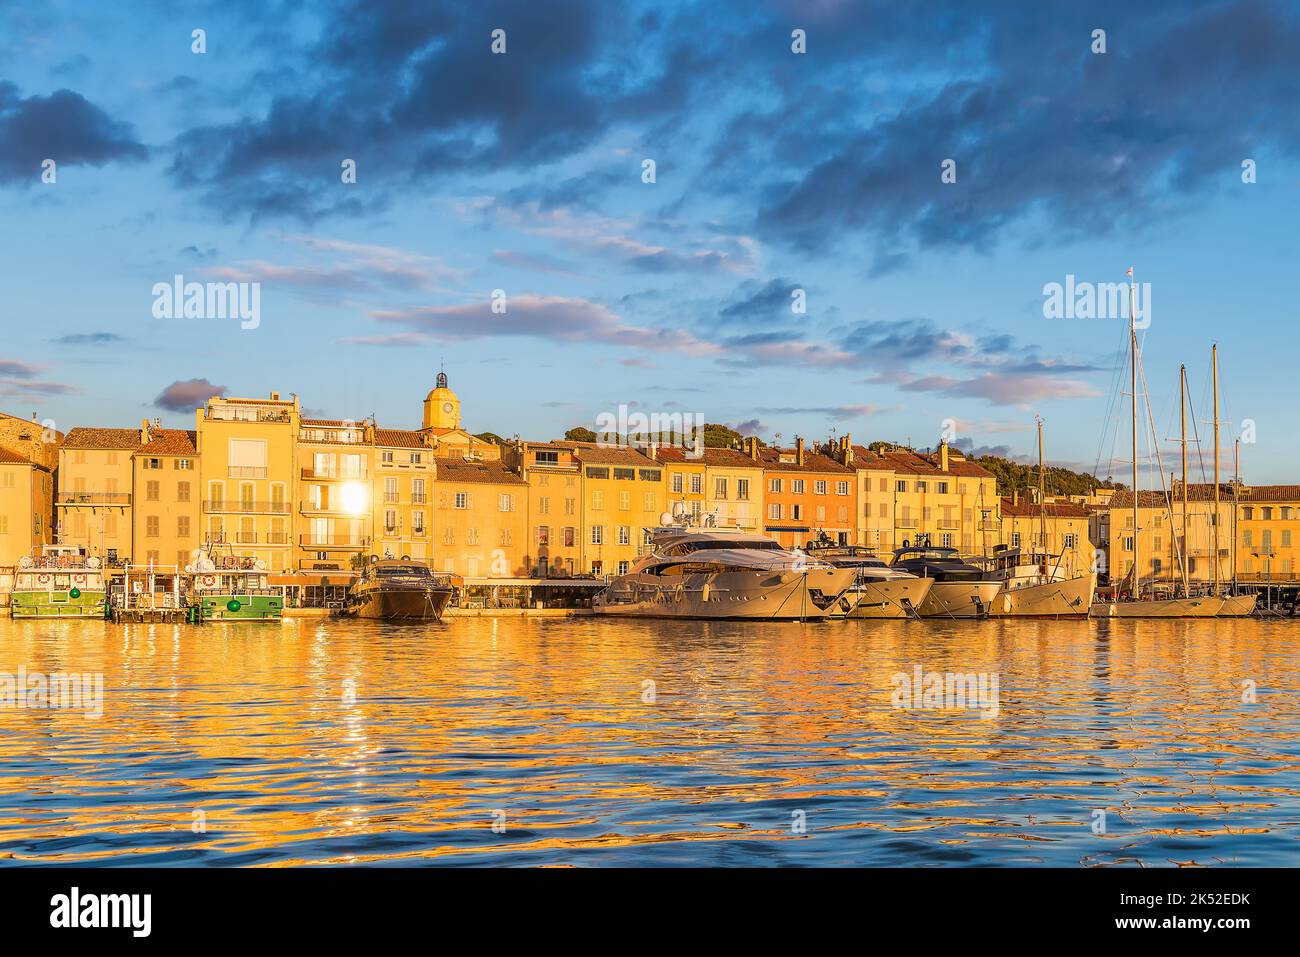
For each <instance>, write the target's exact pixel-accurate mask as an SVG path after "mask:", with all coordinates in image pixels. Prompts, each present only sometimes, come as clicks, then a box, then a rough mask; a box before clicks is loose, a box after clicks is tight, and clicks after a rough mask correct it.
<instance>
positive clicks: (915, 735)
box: [0, 618, 1300, 866]
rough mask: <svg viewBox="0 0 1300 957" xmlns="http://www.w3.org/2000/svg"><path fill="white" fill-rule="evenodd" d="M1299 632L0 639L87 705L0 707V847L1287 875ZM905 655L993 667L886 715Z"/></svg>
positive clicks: (28, 853)
mask: <svg viewBox="0 0 1300 957" xmlns="http://www.w3.org/2000/svg"><path fill="white" fill-rule="evenodd" d="M1297 636H1300V622H1297V623H1291V622H1255V621H1249V620H1246V621H1222V622H1213V623H1206V622H1192V621H1186V622H1184V621H1163V622H1161V621H1151V622H1142V621H1136V622H1135V621H1128V622H1120V623H1117V622H1089V621H1082V622H1046V621H1041V622H1040V621H1028V620H1026V621H1015V620H1008V619H1000V620H996V621H989V622H980V623H976V622H954V621H949V622H942V621H934V622H868V621H850V622H834V623H824V624H810V625H798V624H788V625H787V624H764V623H730V622H651V621H637V620H608V619H574V620H551V619H539V620H530V619H486V618H485V619H470V618H466V619H455V620H450V621H447V622H444V623H442V624H439V625H435V626H431V627H427V628H426V627H414V626H400V627H398V626H385V625H379V624H374V623H355V622H338V621H332V620H318V619H293V620H287V621H285V622H282V623H279V624H271V625H262V624H213V625H208V626H204V627H202V628H193V627H189V626H163V625H155V626H139V625H133V626H112V625H109V624H106V623H101V622H47V623H35V622H13V621H10V620H7V619H3V620H0V672H4V673H9V674H13V673H16V672H17V670H18V668H19V667H20V666H23V667H25V668H26V670H27V672H28V673H29V674H30V673H34V672H42V673H46V674H51V673H56V672H103V674H104V714H103V716H102V717H100V718H98V719H95V718H87V717H86V716H85V715H84V714H82V713H80V712H73V711H60V710H48V709H30V708H29V709H10V708H5V709H0V728H2V729H3V731H4V732H5V733H4V736H3V739H0V858H3V859H4V861H5V863H8V864H16V863H53V862H82V863H108V862H112V863H133V864H141V865H143V864H239V865H254V864H260V865H270V866H286V865H293V864H302V863H314V864H321V863H333V864H338V863H400V864H421V863H453V864H510V865H572V864H576V865H595V864H620V865H627V864H699V865H726V864H746V865H764V864H806V865H841V866H842V865H855V864H879V865H928V866H935V865H944V864H948V865H961V864H999V865H1026V864H1054V865H1088V866H1095V865H1110V864H1127V865H1134V864H1138V865H1143V866H1171V865H1178V866H1192V865H1215V864H1220V863H1235V864H1251V865H1265V864H1278V865H1287V864H1294V863H1296V861H1297V859H1298V857H1300V855H1298V854H1297V843H1296V840H1297V834H1300V829H1298V823H1297V811H1296V808H1297V804H1296V798H1297V794H1298V790H1300V774H1298V773H1297V772H1298V768H1297V761H1298V760H1300V759H1297V751H1298V749H1297V745H1298V744H1300V737H1298V735H1297V691H1298V690H1300V688H1298V687H1297V686H1298V684H1300V679H1298V674H1300V670H1298V668H1297V665H1298V664H1300V661H1298V656H1297V651H1296V648H1297ZM915 665H920V666H921V667H922V668H923V669H924V670H925V671H926V672H960V673H963V674H964V673H972V672H973V673H979V672H984V673H989V674H996V675H997V676H998V679H999V686H1000V687H999V702H998V705H999V706H998V710H997V713H996V715H994V716H990V717H981V716H980V714H979V713H978V712H975V711H961V710H901V709H898V708H895V707H894V706H893V703H892V695H893V690H894V685H893V682H892V678H893V676H894V675H895V674H897V673H899V672H902V673H911V671H912V669H913V666H915ZM647 682H653V683H654V684H653V698H652V700H650V701H647V700H643V697H645V696H647V691H646V689H647V688H648V687H649V686H648V685H647V684H646V683H647ZM1243 682H1254V687H1255V689H1256V695H1257V701H1256V702H1255V703H1247V702H1246V701H1243ZM1097 810H1104V812H1105V831H1104V833H1095V832H1094V827H1095V821H1096V815H1095V814H1094V812H1095V811H1097ZM200 816H201V819H200ZM494 822H496V823H497V828H496V829H495V830H494V827H493V825H494ZM801 825H806V829H805V828H803V827H801Z"/></svg>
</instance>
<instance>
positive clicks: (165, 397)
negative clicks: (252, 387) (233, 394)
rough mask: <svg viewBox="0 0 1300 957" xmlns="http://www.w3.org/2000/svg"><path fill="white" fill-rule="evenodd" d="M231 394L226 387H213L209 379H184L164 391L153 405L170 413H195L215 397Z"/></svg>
mask: <svg viewBox="0 0 1300 957" xmlns="http://www.w3.org/2000/svg"><path fill="white" fill-rule="evenodd" d="M229 392H230V390H229V389H228V388H226V387H225V386H224V385H213V384H212V383H211V382H209V381H208V380H207V379H184V380H178V381H176V382H173V383H172V384H171V385H169V386H167V388H165V389H163V390H162V392H160V393H159V394H158V397H157V398H156V399H154V400H153V404H154V405H156V406H157V407H158V408H160V409H167V410H168V411H169V412H193V411H194V410H195V409H197V408H199V407H200V406H201V405H203V403H205V402H207V401H208V399H210V398H212V397H213V396H214V395H215V396H224V395H226V394H228V393H229Z"/></svg>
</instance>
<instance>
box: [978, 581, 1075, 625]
mask: <svg viewBox="0 0 1300 957" xmlns="http://www.w3.org/2000/svg"><path fill="white" fill-rule="evenodd" d="M1096 587H1097V579H1096V577H1095V576H1093V575H1080V576H1079V577H1078V578H1067V579H1064V580H1062V581H1054V582H1044V583H1042V584H1040V585H1023V586H1021V587H1019V588H1003V589H1002V592H1001V594H999V595H998V596H997V598H995V599H994V601H993V610H992V612H990V614H991V615H992V616H993V617H995V618H1087V617H1088V612H1089V609H1090V608H1091V607H1092V596H1093V592H1094V591H1095V590H1096Z"/></svg>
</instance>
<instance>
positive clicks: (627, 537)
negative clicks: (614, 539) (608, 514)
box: [618, 525, 632, 545]
mask: <svg viewBox="0 0 1300 957" xmlns="http://www.w3.org/2000/svg"><path fill="white" fill-rule="evenodd" d="M618 543H619V544H620V545H631V544H632V529H631V527H629V526H627V525H620V526H619V527H618Z"/></svg>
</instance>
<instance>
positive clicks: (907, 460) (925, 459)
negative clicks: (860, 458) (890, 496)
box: [878, 449, 993, 478]
mask: <svg viewBox="0 0 1300 957" xmlns="http://www.w3.org/2000/svg"><path fill="white" fill-rule="evenodd" d="M954 452H955V450H950V452H949V458H948V470H947V471H946V472H945V471H944V470H943V469H941V468H939V454H938V453H937V452H934V453H930V454H927V455H922V454H921V453H920V452H915V451H913V450H912V449H892V450H889V451H884V452H881V453H880V455H879V456H878V458H879V459H880V460H882V462H883V463H884V465H883V467H885V468H893V470H894V471H895V472H902V473H904V474H905V475H962V476H966V477H969V478H993V473H992V472H990V471H989V470H988V469H986V468H984V467H983V466H981V465H976V464H975V463H974V462H971V461H969V460H967V459H964V458H963V459H960V460H959V459H958V458H957V455H956V454H954Z"/></svg>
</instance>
